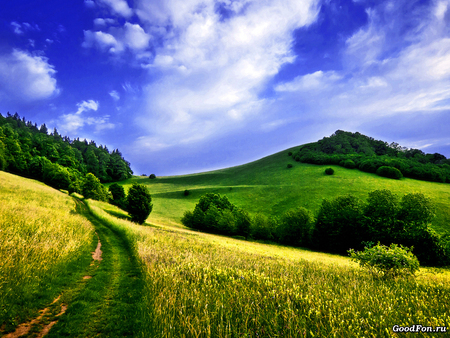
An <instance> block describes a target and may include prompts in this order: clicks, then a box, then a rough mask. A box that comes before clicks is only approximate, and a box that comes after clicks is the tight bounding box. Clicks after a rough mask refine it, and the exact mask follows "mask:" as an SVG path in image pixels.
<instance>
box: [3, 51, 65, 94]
mask: <svg viewBox="0 0 450 338" xmlns="http://www.w3.org/2000/svg"><path fill="white" fill-rule="evenodd" d="M55 74H56V70H55V69H54V67H53V66H52V65H51V64H49V63H48V59H47V58H46V57H44V56H39V55H32V54H29V53H28V52H25V51H22V50H18V49H15V50H13V52H12V53H11V54H7V55H0V97H2V96H3V97H10V98H11V97H12V98H15V99H23V100H25V101H32V100H39V99H45V98H48V97H51V96H52V95H55V94H57V93H58V92H59V89H58V87H57V83H56V79H55V77H54V76H55Z"/></svg>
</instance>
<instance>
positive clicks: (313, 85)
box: [275, 70, 342, 92]
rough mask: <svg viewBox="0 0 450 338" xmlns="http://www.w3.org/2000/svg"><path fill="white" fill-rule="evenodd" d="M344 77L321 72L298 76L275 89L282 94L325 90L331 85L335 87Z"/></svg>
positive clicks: (333, 73) (331, 72) (332, 72)
mask: <svg viewBox="0 0 450 338" xmlns="http://www.w3.org/2000/svg"><path fill="white" fill-rule="evenodd" d="M341 78H342V76H340V75H338V74H337V73H336V72H334V71H329V72H325V73H324V72H322V71H321V70H319V71H317V72H314V73H312V74H306V75H302V76H297V77H296V78H295V79H294V80H293V81H291V82H289V83H283V84H279V85H277V86H276V87H275V90H276V91H280V92H295V91H308V90H324V89H326V88H328V87H329V86H330V85H331V86H333V85H335V83H336V81H338V80H340V79H341Z"/></svg>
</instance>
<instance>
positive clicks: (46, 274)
mask: <svg viewBox="0 0 450 338" xmlns="http://www.w3.org/2000/svg"><path fill="white" fill-rule="evenodd" d="M75 209H76V205H75V202H74V201H73V199H72V198H71V197H70V196H68V195H66V194H64V193H62V192H59V191H57V190H55V189H52V188H50V187H48V186H46V185H44V184H41V183H38V182H36V181H33V180H29V179H25V178H21V177H18V176H15V175H11V174H7V173H5V172H1V171H0V328H1V329H2V330H5V331H9V330H11V329H13V328H14V327H15V326H16V325H17V324H18V323H20V322H23V321H25V320H26V319H29V318H32V317H35V316H36V315H37V311H38V310H39V309H41V308H43V307H44V306H46V305H47V304H49V303H51V302H52V300H53V299H55V298H56V297H57V296H58V295H59V294H60V293H61V291H62V289H63V288H64V287H65V286H66V285H67V284H68V283H70V282H71V281H73V280H74V279H77V278H80V276H78V273H79V271H80V270H81V269H83V268H84V267H85V266H87V265H89V262H90V251H92V243H93V239H94V236H95V234H94V228H93V226H92V225H91V224H90V222H89V221H87V220H86V219H85V218H84V217H82V216H80V215H78V214H77V213H76V211H75Z"/></svg>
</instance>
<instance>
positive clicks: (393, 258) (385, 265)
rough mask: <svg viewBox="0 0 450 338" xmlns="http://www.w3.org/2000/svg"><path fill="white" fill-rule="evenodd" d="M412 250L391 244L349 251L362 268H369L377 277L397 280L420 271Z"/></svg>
mask: <svg viewBox="0 0 450 338" xmlns="http://www.w3.org/2000/svg"><path fill="white" fill-rule="evenodd" d="M411 251H412V249H410V248H407V247H404V246H402V245H400V246H398V245H397V244H391V245H390V246H389V247H388V246H386V245H381V244H380V243H378V245H376V246H373V247H372V248H368V247H366V248H365V249H364V251H355V250H353V249H350V250H348V253H349V255H350V257H351V258H352V260H353V261H354V262H356V263H359V265H360V266H361V267H362V268H367V269H368V270H369V271H370V272H371V273H372V274H373V275H374V276H375V277H381V278H395V277H399V276H402V277H403V276H414V274H415V273H416V272H417V271H419V266H420V264H419V261H418V260H417V257H416V256H414V255H413V254H412V252H411Z"/></svg>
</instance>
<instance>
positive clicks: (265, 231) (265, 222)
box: [250, 214, 277, 241]
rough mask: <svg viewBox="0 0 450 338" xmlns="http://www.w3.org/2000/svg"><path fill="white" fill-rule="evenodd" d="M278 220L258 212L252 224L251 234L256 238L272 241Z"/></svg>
mask: <svg viewBox="0 0 450 338" xmlns="http://www.w3.org/2000/svg"><path fill="white" fill-rule="evenodd" d="M276 225H277V222H276V221H275V219H273V218H268V217H267V216H265V215H262V214H256V215H255V216H254V217H253V218H252V221H251V224H250V236H251V237H252V238H254V239H261V240H264V241H272V240H273V239H274V236H273V233H274V231H275V229H276Z"/></svg>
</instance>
